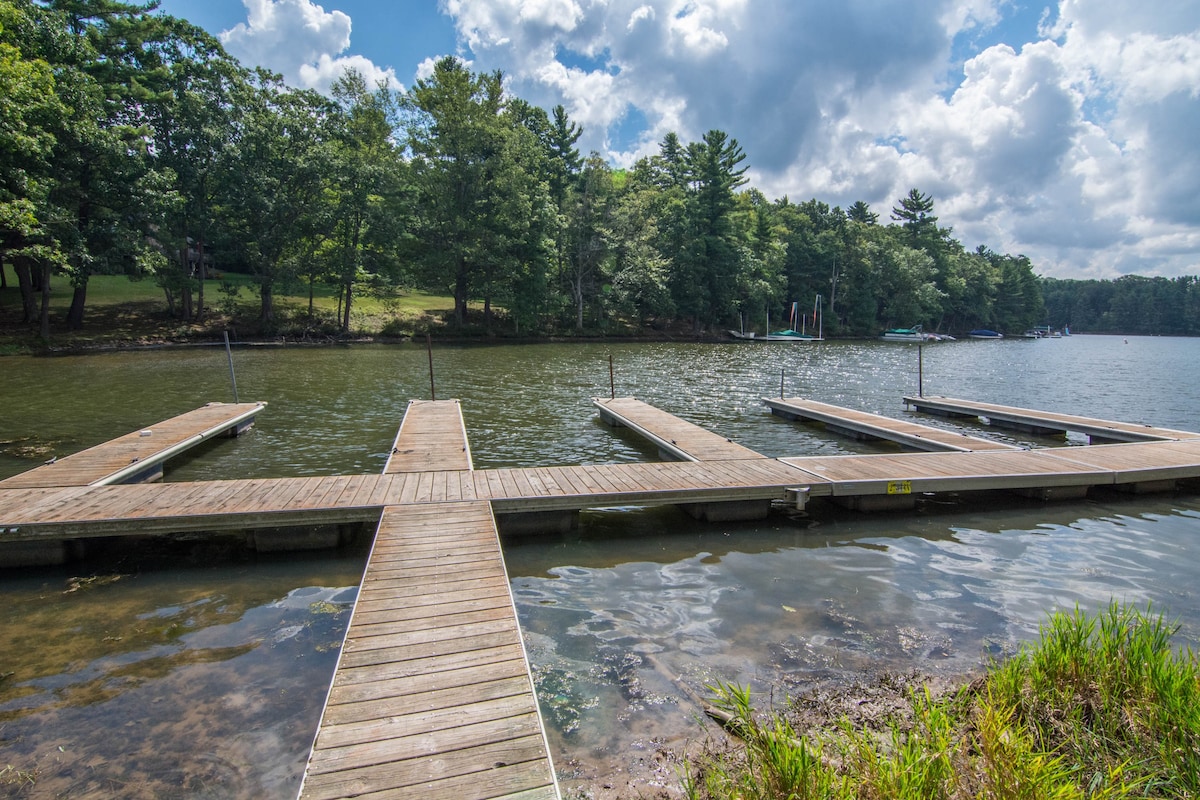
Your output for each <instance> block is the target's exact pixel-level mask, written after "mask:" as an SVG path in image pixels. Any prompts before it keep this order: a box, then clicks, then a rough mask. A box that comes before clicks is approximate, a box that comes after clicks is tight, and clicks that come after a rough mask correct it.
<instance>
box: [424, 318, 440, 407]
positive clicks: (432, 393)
mask: <svg viewBox="0 0 1200 800" xmlns="http://www.w3.org/2000/svg"><path fill="white" fill-rule="evenodd" d="M425 350H426V351H427V352H428V353H429V399H430V400H437V390H436V389H435V388H434V385H433V339H432V338H431V337H430V336H429V334H428V333H427V334H425Z"/></svg>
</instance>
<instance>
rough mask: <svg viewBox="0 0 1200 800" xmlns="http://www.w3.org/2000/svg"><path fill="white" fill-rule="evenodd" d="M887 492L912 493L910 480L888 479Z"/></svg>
mask: <svg viewBox="0 0 1200 800" xmlns="http://www.w3.org/2000/svg"><path fill="white" fill-rule="evenodd" d="M888 494H912V481H888Z"/></svg>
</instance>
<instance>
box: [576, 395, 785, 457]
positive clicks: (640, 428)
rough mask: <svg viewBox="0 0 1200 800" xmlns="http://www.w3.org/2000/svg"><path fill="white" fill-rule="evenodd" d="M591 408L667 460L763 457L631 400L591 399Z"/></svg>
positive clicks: (629, 398)
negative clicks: (656, 449)
mask: <svg viewBox="0 0 1200 800" xmlns="http://www.w3.org/2000/svg"><path fill="white" fill-rule="evenodd" d="M592 405H594V406H595V407H596V408H597V409H598V410H599V412H600V419H601V420H603V421H604V422H606V423H608V424H609V425H612V426H613V427H622V428H629V429H630V430H631V431H633V432H634V433H636V434H638V435H639V436H641V437H642V438H643V439H646V440H647V441H649V442H651V443H653V444H654V445H656V446H657V447H658V450H659V453H660V454H662V456H663V457H664V458H666V459H668V460H674V461H733V460H737V459H742V458H765V457H766V456H763V455H762V454H761V453H756V452H754V451H753V450H751V449H750V448H748V447H743V446H742V445H740V444H737V443H736V442H734V441H732V440H730V439H726V438H725V437H724V436H720V435H718V434H716V433H713V432H712V431H709V430H707V429H705V428H701V427H700V426H699V425H693V424H692V423H690V422H687V421H686V420H682V419H680V418H679V417H676V416H675V415H673V414H668V413H667V412H666V411H662V410H660V409H658V408H655V407H654V406H652V405H650V404H649V403H643V402H642V401H641V400H635V399H634V398H632V397H617V398H613V399H611V400H605V399H593V400H592Z"/></svg>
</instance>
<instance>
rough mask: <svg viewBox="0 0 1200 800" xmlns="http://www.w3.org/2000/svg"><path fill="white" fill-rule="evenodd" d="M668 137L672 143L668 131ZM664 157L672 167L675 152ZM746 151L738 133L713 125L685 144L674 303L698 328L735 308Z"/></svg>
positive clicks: (672, 280) (673, 280) (669, 167)
mask: <svg viewBox="0 0 1200 800" xmlns="http://www.w3.org/2000/svg"><path fill="white" fill-rule="evenodd" d="M664 141H665V144H666V145H668V146H669V145H670V141H671V140H670V137H669V136H668V138H667V139H666V140H664ZM667 149H668V148H667V147H664V156H663V160H664V163H666V164H667V166H668V173H669V172H670V170H671V169H672V167H671V161H672V159H674V158H675V156H674V155H670V156H669V157H668V155H667V152H666V151H667ZM745 159H746V154H745V153H744V152H743V151H742V148H741V145H739V144H738V141H737V140H736V139H730V138H729V137H728V136H727V135H726V134H725V133H724V132H723V131H719V130H712V131H709V132H708V133H706V134H705V135H704V137H703V139H702V140H701V141H700V142H693V143H691V144H689V145H688V147H687V160H686V176H687V189H686V192H685V194H684V198H685V203H684V207H683V208H684V214H685V217H684V220H683V226H682V228H681V229H679V230H678V233H679V234H680V235H681V239H682V241H681V245H682V246H681V247H680V248H679V249H678V250H677V251H676V252H677V253H678V255H677V256H676V257H675V259H674V264H673V267H672V271H671V293H672V296H673V297H674V299H675V304H676V308H677V309H678V310H679V311H680V312H682V313H684V314H687V315H688V316H690V317H691V318H692V324H693V328H694V329H695V331H696V332H697V333H698V332H699V331H700V328H701V326H702V325H703V324H705V323H712V322H714V321H716V320H719V319H723V318H725V317H727V316H728V315H729V314H730V313H732V311H733V310H734V308H735V304H736V299H735V293H736V286H737V275H738V269H739V265H740V256H741V250H740V247H739V243H738V241H737V239H736V236H735V230H734V227H733V213H734V210H735V208H736V197H735V194H734V190H735V189H737V188H738V187H739V186H741V185H743V184H744V183H745V182H746V178H745V172H746V168H745V167H743V166H741V163H742V162H743V161H745Z"/></svg>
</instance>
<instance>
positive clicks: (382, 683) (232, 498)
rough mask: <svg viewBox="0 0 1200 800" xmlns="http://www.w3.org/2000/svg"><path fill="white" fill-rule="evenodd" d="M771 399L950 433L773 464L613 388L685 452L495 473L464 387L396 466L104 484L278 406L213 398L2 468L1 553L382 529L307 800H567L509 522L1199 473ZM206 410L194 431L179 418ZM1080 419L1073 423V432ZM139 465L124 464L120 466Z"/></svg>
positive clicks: (1046, 419)
mask: <svg viewBox="0 0 1200 800" xmlns="http://www.w3.org/2000/svg"><path fill="white" fill-rule="evenodd" d="M926 401H929V402H926ZM766 402H767V403H768V405H770V406H771V408H772V409H773V410H775V411H776V412H777V413H784V414H785V415H793V416H802V417H805V418H808V419H815V420H817V421H819V422H821V423H823V424H824V425H826V426H827V427H828V428H830V429H832V430H837V431H845V432H848V433H850V434H851V435H856V436H868V437H872V438H889V439H892V440H893V441H896V440H897V439H899V440H901V443H902V444H905V445H906V446H913V447H916V446H917V445H925V446H926V447H925V448H924V449H929V447H930V446H931V443H932V447H936V448H941V450H943V452H917V453H895V452H893V453H886V454H877V455H857V456H821V457H796V458H781V459H773V458H766V457H764V456H762V455H760V454H758V453H756V452H754V451H752V450H748V449H746V448H744V447H742V446H741V445H738V444H735V443H733V442H730V441H729V440H728V439H725V438H723V437H721V436H719V435H718V434H714V433H711V432H709V431H706V430H704V429H702V428H700V427H699V426H696V425H693V424H692V423H689V422H686V421H683V420H680V419H678V418H676V417H673V416H672V415H670V414H667V413H666V412H663V411H660V410H658V409H655V408H654V407H652V406H649V405H647V404H645V403H641V402H639V401H635V400H626V399H622V400H608V401H604V400H598V401H596V406H597V408H598V409H599V411H600V414H601V416H602V417H603V418H605V419H606V421H609V422H610V423H615V424H618V425H622V426H625V427H628V428H629V429H630V430H632V431H633V432H634V433H636V434H637V435H638V436H641V437H643V438H645V439H646V440H647V441H649V442H651V443H652V444H654V445H655V446H657V447H658V448H659V450H660V451H661V452H663V454H664V455H665V456H666V457H668V458H674V459H678V460H676V461H667V462H663V463H630V464H604V465H591V466H573V467H534V468H513V469H491V470H475V469H473V468H472V464H471V454H470V446H469V444H468V441H467V436H466V432H465V429H464V426H463V421H462V414H461V409H460V406H459V404H458V401H438V402H420V401H414V402H412V403H410V405H409V407H408V409H407V411H406V413H405V416H404V419H403V421H402V423H401V427H400V431H399V433H398V434H397V437H396V440H395V443H394V445H393V447H392V451H391V454H390V455H389V458H388V461H387V464H386V466H385V468H384V472H383V474H381V475H350V476H329V477H309V478H277V479H257V480H224V481H200V482H193V483H168V484H153V485H151V484H134V485H104V484H105V483H109V482H114V481H122V480H124V481H128V480H139V479H140V480H145V479H147V478H150V479H153V478H154V477H156V475H154V474H147V475H141V474H139V473H138V470H134V471H133V472H130V471H129V470H128V469H125V467H128V466H129V465H131V464H137V465H139V468H140V470H142V471H144V470H145V469H146V468H147V467H153V466H157V468H158V470H159V473H158V474H161V463H162V461H164V460H166V459H167V458H170V457H171V456H172V455H174V454H176V453H178V452H182V450H183V449H186V448H187V447H189V446H192V445H194V444H197V443H199V442H201V441H205V440H206V439H207V438H210V437H211V436H215V435H218V434H220V433H223V432H231V431H240V430H242V429H243V428H244V426H245V425H247V424H248V423H249V421H250V420H251V419H252V418H253V414H254V413H256V412H257V411H259V410H261V406H260V405H257V404H242V406H219V405H217V406H206V407H205V408H204V409H199V410H197V411H195V412H190V414H184V415H181V416H180V417H177V418H175V419H174V420H168V421H167V422H164V423H159V424H158V425H156V426H153V427H152V428H149V429H147V430H148V431H149V432H150V433H149V434H147V435H143V434H142V433H141V432H138V433H135V434H130V435H129V436H128V437H122V438H121V439H116V440H113V442H110V443H107V444H105V445H100V446H98V447H96V448H92V449H91V450H88V451H84V452H83V453H81V454H79V455H78V456H69V457H66V458H63V459H60V460H58V461H56V462H55V463H54V464H50V465H45V466H43V467H40V468H38V469H35V470H31V471H29V472H27V473H23V474H22V475H17V476H14V477H13V478H10V479H8V480H7V481H3V482H0V559H5V560H6V561H5V563H7V564H10V565H11V564H16V563H38V562H42V563H44V562H49V561H54V560H61V559H63V558H65V557H66V555H67V553H68V547H67V545H66V543H67V542H69V541H71V540H74V539H86V538H88V537H95V536H116V535H148V534H149V535H156V534H167V533H173V532H183V531H210V532H219V531H231V530H232V531H245V532H249V533H247V538H248V539H249V540H250V541H252V542H253V543H254V544H255V545H256V546H258V547H260V548H262V549H285V548H301V547H316V546H331V545H333V544H336V543H337V541H338V539H339V535H338V527H339V526H344V525H347V524H359V525H361V524H364V523H377V529H376V534H375V540H374V546H373V549H372V552H371V556H370V558H369V560H368V563H367V566H366V571H365V573H364V576H363V581H362V587H361V590H360V593H359V598H358V601H357V603H356V606H355V610H354V615H353V617H352V619H351V622H350V625H349V628H348V630H347V633H346V639H345V643H344V645H343V648H342V652H341V656H340V659H339V663H338V668H337V670H336V673H335V675H334V679H333V683H332V688H331V689H330V692H329V696H328V699H327V702H326V706H325V710H324V714H323V717H322V722H321V725H320V728H319V730H318V733H317V735H316V739H315V742H314V746H313V750H312V753H311V756H310V759H309V763H308V767H307V769H306V772H305V779H304V784H303V787H302V797H306V798H326V797H329V798H332V797H349V796H356V795H359V794H364V793H370V792H382V793H390V794H394V795H403V796H414V797H416V796H419V797H423V798H424V797H454V798H456V800H457V798H461V797H468V796H469V797H480V798H484V797H509V796H519V797H521V798H525V800H535V799H537V798H555V797H558V789H557V785H556V782H555V779H554V772H553V768H552V765H551V762H550V756H549V750H548V747H547V744H546V738H545V732H544V729H543V726H542V723H541V719H540V717H539V714H538V709H537V704H536V700H535V698H534V693H533V686H532V680H531V678H530V674H529V666H528V663H527V661H526V658H525V653H524V648H523V645H522V641H521V634H520V630H519V628H518V625H517V618H516V612H515V609H514V606H513V601H512V596H511V593H510V590H509V581H508V578H507V574H506V572H505V567H504V560H503V555H502V553H501V550H500V546H499V537H498V533H497V522H499V525H500V527H501V528H504V527H505V526H508V525H512V526H514V527H516V528H519V529H522V530H528V529H536V528H538V527H543V528H548V529H561V528H562V526H563V525H564V524H570V521H571V519H572V518H573V515H574V514H576V513H578V511H579V510H580V509H585V508H596V507H606V506H618V505H629V506H650V505H666V504H671V505H681V506H683V507H684V508H687V509H688V510H690V511H692V512H693V513H694V514H696V515H697V516H701V517H706V518H709V519H744V518H756V517H758V516H761V515H762V514H763V513H765V512H764V509H769V507H770V505H771V504H772V503H776V502H786V503H788V504H792V505H801V506H803V505H804V504H805V503H807V502H808V501H809V500H810V499H812V498H821V497H824V498H828V499H830V500H832V501H834V502H837V503H840V504H843V505H848V506H851V507H854V508H861V509H885V508H907V507H912V506H913V504H914V498H915V497H916V496H918V495H920V494H925V493H938V492H970V491H993V490H1012V491H1016V492H1019V493H1022V494H1027V495H1033V496H1037V497H1045V498H1052V497H1062V496H1065V497H1076V496H1081V495H1082V494H1084V493H1086V492H1087V491H1088V489H1089V488H1091V487H1098V486H1109V487H1116V488H1122V489H1127V490H1131V491H1151V490H1168V489H1172V488H1174V487H1175V486H1176V484H1177V482H1179V481H1184V480H1191V479H1195V478H1198V477H1200V434H1191V433H1187V432H1182V431H1170V430H1166V429H1157V428H1150V427H1148V426H1138V425H1123V424H1121V423H1109V422H1106V421H1103V420H1086V419H1084V418H1079V417H1067V416H1066V415H1051V414H1041V412H1031V411H1028V410H1025V409H1010V410H1009V411H1010V412H1011V413H1012V415H1013V418H1015V417H1018V416H1019V417H1020V418H1021V421H1020V423H1016V422H1014V423H1012V424H1014V425H1015V424H1020V425H1025V426H1027V427H1026V428H1024V429H1025V430H1030V431H1033V432H1042V431H1044V430H1046V429H1054V430H1075V431H1082V432H1086V433H1088V435H1089V436H1091V437H1093V439H1094V440H1096V441H1100V440H1106V441H1111V440H1112V439H1114V438H1117V437H1118V436H1128V437H1131V438H1133V437H1135V436H1136V437H1137V440H1136V441H1132V442H1131V443H1125V444H1108V445H1096V446H1087V447H1065V448H1053V449H1021V448H1016V447H1013V446H1012V445H1008V444H1002V443H998V442H992V441H990V440H988V439H985V438H980V437H974V436H967V435H965V434H959V433H956V432H953V431H945V430H942V429H937V428H928V427H926V426H920V425H915V424H913V423H911V422H907V421H903V420H890V418H886V417H879V416H878V415H870V414H864V413H863V412H858V411H853V410H850V409H840V408H838V407H836V406H830V405H827V404H820V403H813V402H812V401H804V400H799V399H791V400H787V401H766ZM906 402H909V403H910V405H916V406H917V407H918V408H921V409H922V410H932V411H936V412H941V413H956V414H964V415H971V416H986V417H987V418H988V419H989V421H992V422H993V424H996V420H998V419H1003V414H1004V413H1005V412H1004V409H1005V407H1002V406H992V405H990V404H976V405H975V406H969V405H967V404H966V402H965V401H946V400H945V399H943V398H937V399H931V398H906ZM933 402H937V403H942V404H945V403H949V402H953V403H956V404H958V405H954V406H953V407H952V408H951V407H949V406H945V405H943V406H940V407H938V408H934V407H933V406H932V405H930V404H931V403H933ZM984 405H986V407H987V411H988V413H986V414H984V413H983V411H982V410H981V409H982V407H983V406H984ZM201 412H203V414H201ZM800 412H802V413H800ZM205 415H207V416H205ZM1039 415H1040V416H1039ZM189 417H191V421H190V422H189V423H188V425H182V426H180V427H179V428H178V430H175V432H173V433H171V434H168V433H167V432H168V431H170V430H174V428H172V427H171V425H172V423H176V422H177V421H179V420H184V419H185V418H189ZM202 418H203V419H202ZM1068 424H1069V425H1070V426H1074V427H1062V426H1065V425H1068ZM1081 426H1082V427H1081ZM1088 426H1090V427H1088ZM1117 426H1120V430H1118V427H1117ZM189 431H190V432H189ZM147 440H153V441H152V442H151V441H147ZM914 443H915V444H914ZM131 448H134V449H131ZM138 448H140V449H138ZM72 459H74V460H72ZM88 459H93V460H92V461H90V462H89V461H88ZM122 459H123V460H124V461H125V464H124V465H122V464H117V463H116V462H119V461H121V460H122ZM102 464H103V465H102ZM114 464H115V466H113V465H114ZM60 465H67V468H65V469H58V467H59V466H60ZM114 475H116V476H118V477H113V476H114ZM85 479H86V480H85Z"/></svg>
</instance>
